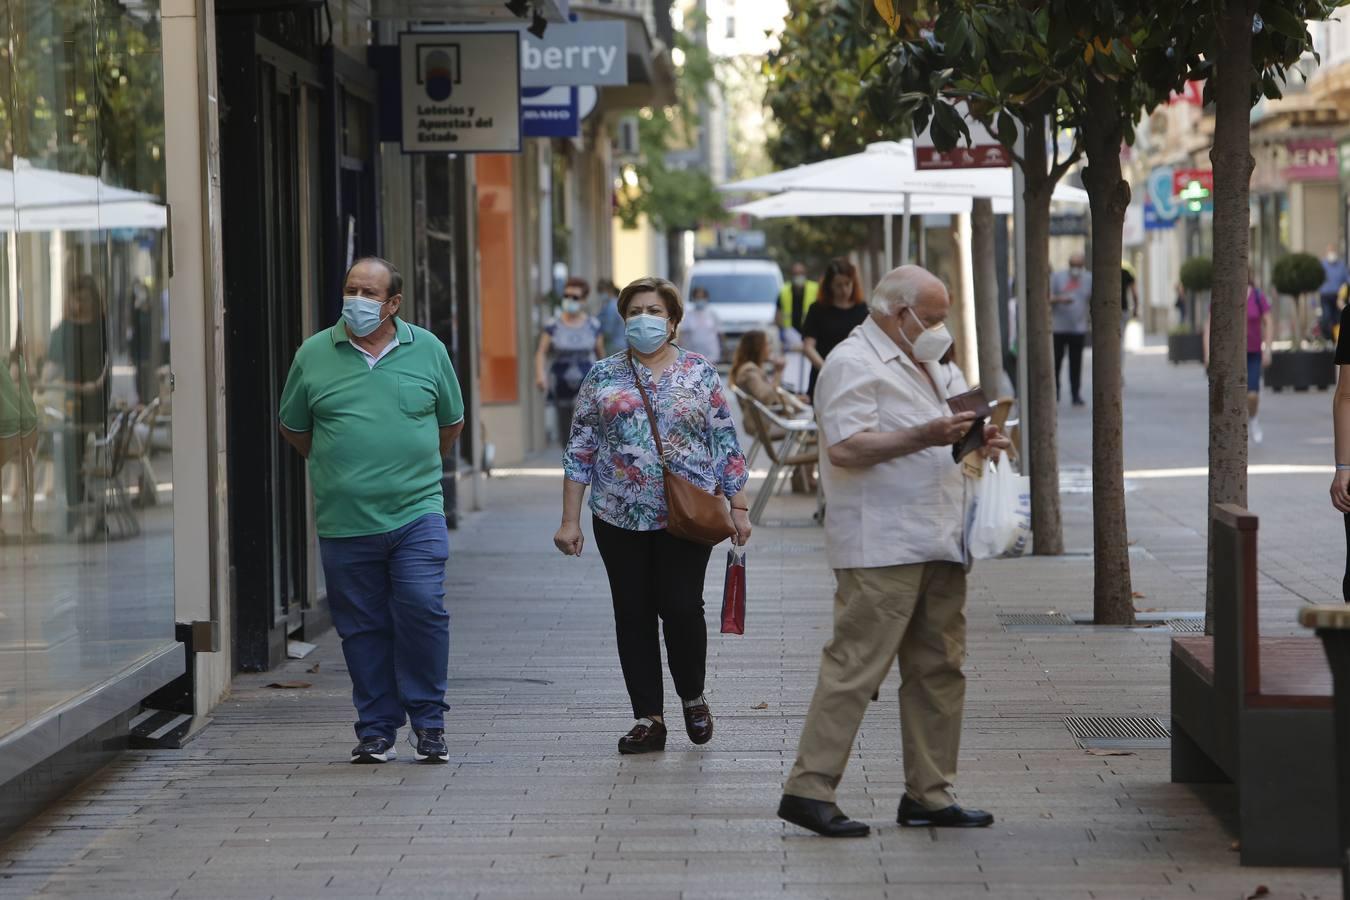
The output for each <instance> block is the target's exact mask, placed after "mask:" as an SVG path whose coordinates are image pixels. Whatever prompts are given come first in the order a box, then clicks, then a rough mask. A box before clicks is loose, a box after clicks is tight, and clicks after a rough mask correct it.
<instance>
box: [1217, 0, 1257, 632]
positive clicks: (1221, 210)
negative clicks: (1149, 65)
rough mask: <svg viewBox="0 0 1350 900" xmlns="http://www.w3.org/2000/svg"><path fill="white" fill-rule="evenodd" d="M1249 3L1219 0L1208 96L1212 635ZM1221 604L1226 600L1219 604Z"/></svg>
mask: <svg viewBox="0 0 1350 900" xmlns="http://www.w3.org/2000/svg"><path fill="white" fill-rule="evenodd" d="M1254 8H1255V3H1254V2H1253V0H1225V2H1224V4H1223V12H1222V13H1221V14H1220V16H1219V50H1218V53H1217V58H1216V60H1215V71H1214V77H1213V80H1212V85H1213V91H1214V107H1215V108H1214V146H1213V147H1212V148H1211V149H1210V151H1209V159H1210V163H1211V165H1212V166H1213V167H1214V286H1213V289H1212V292H1211V296H1210V307H1209V310H1210V332H1209V507H1208V509H1207V511H1206V512H1207V513H1208V516H1207V518H1208V519H1209V522H1210V525H1209V554H1208V577H1207V578H1206V582H1205V583H1206V590H1205V633H1206V634H1213V633H1214V621H1213V620H1214V604H1215V602H1216V600H1217V599H1218V598H1216V597H1215V596H1214V525H1213V511H1214V507H1215V506H1216V505H1217V504H1220V503H1234V504H1237V505H1238V506H1246V505H1247V365H1246V362H1247V360H1246V350H1247V344H1246V339H1247V315H1246V313H1247V264H1248V259H1247V257H1248V250H1249V247H1248V241H1249V239H1250V236H1249V233H1248V229H1249V227H1250V222H1249V218H1250V213H1249V211H1248V208H1247V204H1248V199H1249V198H1248V194H1249V185H1250V181H1251V175H1252V169H1253V168H1254V166H1255V161H1254V160H1253V159H1252V151H1251V123H1250V114H1251V105H1252V97H1251V87H1252V13H1253V10H1254ZM1223 600H1224V602H1229V601H1231V598H1227V597H1225V598H1223Z"/></svg>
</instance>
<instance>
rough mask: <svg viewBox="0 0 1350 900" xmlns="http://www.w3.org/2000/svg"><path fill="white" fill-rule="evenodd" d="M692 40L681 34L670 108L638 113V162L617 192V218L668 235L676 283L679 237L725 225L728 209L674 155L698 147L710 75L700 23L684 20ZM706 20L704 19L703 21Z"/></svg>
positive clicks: (707, 182)
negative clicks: (641, 222) (704, 226)
mask: <svg viewBox="0 0 1350 900" xmlns="http://www.w3.org/2000/svg"><path fill="white" fill-rule="evenodd" d="M685 21H686V24H687V25H689V26H690V27H692V28H693V29H694V30H695V38H690V37H689V36H688V35H687V34H686V33H684V32H680V33H679V34H677V35H676V37H675V45H676V49H677V50H678V51H679V53H680V54H682V56H683V63H682V65H681V66H680V70H679V73H678V75H677V77H676V80H675V85H676V87H675V103H674V105H672V106H666V107H659V108H653V107H648V108H645V109H642V110H641V111H640V112H639V114H638V159H637V160H636V161H634V162H633V163H630V164H629V165H627V166H625V167H624V169H623V174H622V178H623V182H624V188H623V189H621V190H619V191H618V192H617V208H616V212H615V214H616V215H617V216H618V217H619V220H620V221H621V222H622V223H623V225H624V226H625V227H627V228H635V227H637V223H638V221H639V219H641V218H642V217H644V216H645V217H646V218H647V220H648V221H650V222H651V224H652V227H654V228H656V229H658V230H659V231H662V232H664V233H665V235H666V246H667V249H668V252H669V258H670V266H671V272H670V276H671V278H673V279H675V280H677V281H678V280H679V277H680V272H679V262H678V260H679V259H680V257H681V256H682V254H683V249H682V248H683V241H682V238H681V235H682V234H683V232H685V231H689V230H691V229H694V228H697V227H698V226H699V225H701V224H708V223H716V222H723V221H725V220H726V219H727V211H726V206H725V204H724V203H723V198H722V195H721V194H719V193H718V191H717V187H716V186H715V185H714V184H713V181H712V178H711V177H709V175H708V173H707V172H705V171H703V170H701V169H698V168H696V167H695V166H694V165H692V164H691V163H690V162H687V161H681V159H680V157H679V154H678V151H679V150H681V149H689V148H692V147H694V146H695V145H696V144H697V140H696V135H697V132H698V126H699V113H698V105H699V103H700V102H701V101H703V100H704V99H706V97H707V89H708V83H709V82H710V81H711V80H712V77H713V67H712V60H711V59H710V58H709V56H708V48H707V45H706V44H705V43H704V42H703V41H702V40H699V39H698V38H697V35H698V29H701V28H702V27H703V23H702V22H700V21H698V20H697V19H692V20H691V18H690V17H686V20H685ZM705 21H706V20H705Z"/></svg>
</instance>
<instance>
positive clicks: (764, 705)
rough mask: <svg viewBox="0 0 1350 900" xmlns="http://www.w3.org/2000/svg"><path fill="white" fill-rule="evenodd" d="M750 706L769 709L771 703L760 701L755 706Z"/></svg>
mask: <svg viewBox="0 0 1350 900" xmlns="http://www.w3.org/2000/svg"><path fill="white" fill-rule="evenodd" d="M750 708H751V709H768V708H769V704H767V703H764V702H760V703H756V704H755V705H754V706H752V707H750Z"/></svg>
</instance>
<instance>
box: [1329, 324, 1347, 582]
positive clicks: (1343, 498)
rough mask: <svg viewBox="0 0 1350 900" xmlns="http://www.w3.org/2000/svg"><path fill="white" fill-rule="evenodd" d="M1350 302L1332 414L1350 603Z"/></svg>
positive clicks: (1334, 490)
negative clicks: (1343, 521)
mask: <svg viewBox="0 0 1350 900" xmlns="http://www.w3.org/2000/svg"><path fill="white" fill-rule="evenodd" d="M1347 332H1350V306H1347V307H1346V308H1345V309H1343V310H1341V328H1340V332H1339V333H1338V334H1337V338H1336V397H1335V399H1334V401H1333V402H1332V404H1331V418H1332V423H1333V429H1334V431H1335V436H1336V475H1335V476H1334V477H1333V478H1332V480H1331V505H1332V506H1334V507H1336V509H1338V510H1340V512H1342V513H1343V514H1344V518H1345V552H1346V559H1345V576H1344V578H1343V579H1342V580H1341V599H1342V600H1344V601H1345V602H1346V603H1350V336H1347Z"/></svg>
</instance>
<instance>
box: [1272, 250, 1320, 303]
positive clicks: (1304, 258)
mask: <svg viewBox="0 0 1350 900" xmlns="http://www.w3.org/2000/svg"><path fill="white" fill-rule="evenodd" d="M1325 280H1326V273H1325V272H1324V271H1323V270H1322V263H1321V262H1320V261H1318V259H1317V257H1315V256H1313V255H1312V254H1311V253H1290V254H1288V255H1287V256H1282V257H1280V259H1279V260H1278V261H1277V262H1276V263H1275V269H1274V271H1272V272H1271V281H1272V282H1273V283H1274V285H1275V290H1277V291H1279V292H1280V293H1281V294H1288V295H1289V296H1291V297H1297V296H1299V295H1301V294H1306V293H1308V292H1309V291H1315V290H1317V289H1318V288H1319V287H1321V286H1322V282H1323V281H1325Z"/></svg>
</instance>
